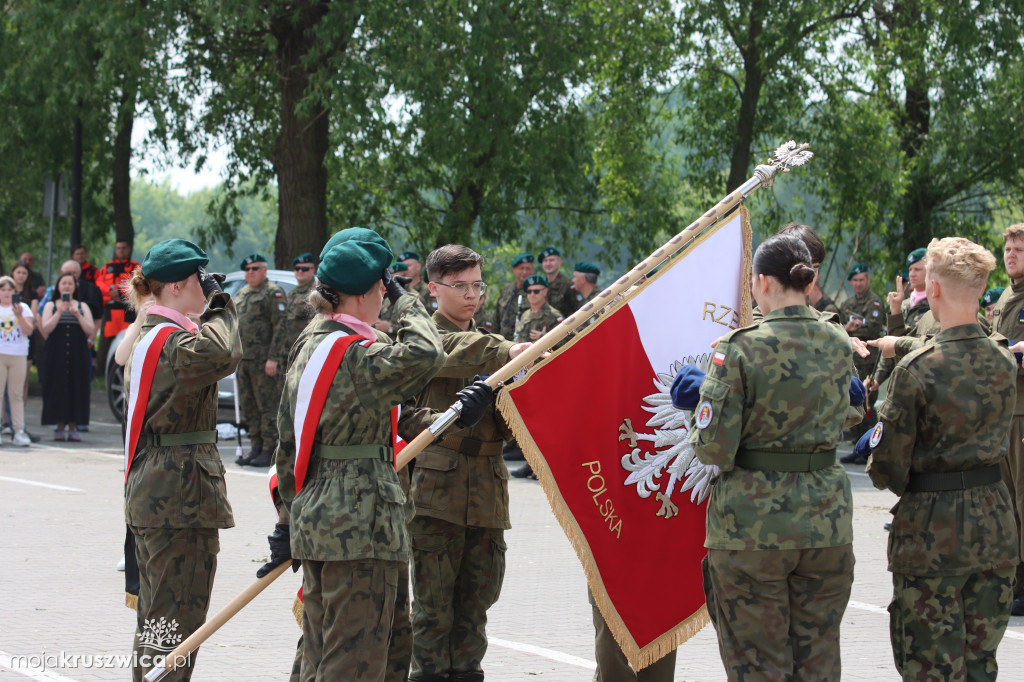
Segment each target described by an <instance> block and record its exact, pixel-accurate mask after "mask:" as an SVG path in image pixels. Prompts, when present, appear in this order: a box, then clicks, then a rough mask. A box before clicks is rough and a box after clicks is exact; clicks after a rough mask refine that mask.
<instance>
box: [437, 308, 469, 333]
mask: <svg viewBox="0 0 1024 682" xmlns="http://www.w3.org/2000/svg"><path fill="white" fill-rule="evenodd" d="M431 319H433V320H434V326H436V327H437V328H438V329H440V330H441V331H443V332H461V331H467V332H475V331H477V328H476V320H473V319H470V320H469V329H466V330H462V329H459V326H458V325H457V324H455V323H454V322H452V321H451V320H449V319H448V318H447V317H445V316H444V315H442V314H441V311H440V310H435V311H434V314H433V315H431Z"/></svg>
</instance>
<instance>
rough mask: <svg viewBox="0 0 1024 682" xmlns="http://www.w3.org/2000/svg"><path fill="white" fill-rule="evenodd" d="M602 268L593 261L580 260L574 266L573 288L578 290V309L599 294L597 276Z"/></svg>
mask: <svg viewBox="0 0 1024 682" xmlns="http://www.w3.org/2000/svg"><path fill="white" fill-rule="evenodd" d="M600 276H601V270H600V269H598V267H597V266H596V265H594V264H593V263H588V262H586V261H579V262H577V263H576V265H574V266H573V267H572V288H573V291H575V292H576V310H579V309H580V308H582V307H583V305H584V304H585V303H589V302H590V301H592V300H594V297H595V296H597V293H598V292H597V278H598V277H600Z"/></svg>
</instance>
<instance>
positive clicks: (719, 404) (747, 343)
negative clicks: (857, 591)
mask: <svg viewBox="0 0 1024 682" xmlns="http://www.w3.org/2000/svg"><path fill="white" fill-rule="evenodd" d="M814 278H815V272H814V269H813V268H812V267H811V255H810V252H809V251H808V249H807V247H806V246H805V245H804V244H803V242H801V241H800V240H799V239H797V238H796V237H794V236H791V235H786V234H779V235H775V236H773V237H770V238H768V239H766V240H765V241H764V242H763V243H762V244H761V246H760V247H759V248H758V249H757V253H756V254H755V255H754V274H753V276H752V278H751V284H752V287H753V293H754V298H755V299H756V300H757V303H758V305H759V306H760V308H761V310H762V311H763V312H764V321H763V322H762V323H761V324H760V325H758V326H754V327H745V328H742V329H738V330H736V331H734V332H731V333H729V334H727V335H726V336H725V337H723V338H722V340H721V341H720V342H719V344H718V345H717V346H716V348H715V354H714V359H713V361H712V363H711V367H710V370H709V372H708V375H707V378H706V379H705V381H704V383H703V385H702V386H701V390H700V402H699V403H698V405H697V408H696V410H695V411H694V415H695V426H696V428H694V429H692V430H691V432H690V442H691V443H692V444H693V447H694V449H695V451H696V453H697V456H698V457H699V458H700V460H701V461H702V462H704V463H705V464H714V465H716V466H718V467H719V468H720V469H721V472H722V473H721V476H720V477H719V479H718V482H717V484H716V485H715V488H714V491H713V492H712V494H711V499H710V501H709V503H708V505H709V506H708V512H707V539H706V541H705V546H706V547H707V548H708V555H707V557H706V558H705V559H704V592H705V594H706V596H707V605H708V613H709V615H710V616H711V621H712V623H714V625H715V629H716V630H717V632H718V646H719V651H720V653H721V656H722V661H723V663H724V664H725V669H726V673H727V674H728V676H729V679H730V680H739V679H750V678H751V676H756V678H757V679H800V680H805V679H806V680H812V679H813V680H823V679H828V680H838V679H840V676H841V675H840V672H841V671H840V660H839V625H840V622H841V621H842V618H843V612H844V611H845V610H846V604H847V602H848V601H849V598H850V587H851V585H852V584H853V561H854V559H853V545H852V542H853V524H852V510H853V504H852V498H851V495H850V482H849V478H848V477H847V475H846V472H845V471H844V470H843V468H842V467H840V466H839V465H838V464H837V463H836V458H835V446H836V442H837V441H838V439H839V438H840V436H841V434H842V430H843V422H844V420H845V418H846V413H847V406H848V404H849V388H850V379H851V376H852V373H853V361H852V359H851V356H850V342H849V340H848V339H847V336H846V334H845V332H843V330H842V329H841V328H840V327H838V326H837V325H832V324H821V323H820V322H819V321H818V314H817V313H816V312H815V311H814V310H813V309H811V308H810V307H808V306H807V303H806V300H807V299H806V296H807V292H808V290H809V289H810V287H811V285H812V284H813V282H814Z"/></svg>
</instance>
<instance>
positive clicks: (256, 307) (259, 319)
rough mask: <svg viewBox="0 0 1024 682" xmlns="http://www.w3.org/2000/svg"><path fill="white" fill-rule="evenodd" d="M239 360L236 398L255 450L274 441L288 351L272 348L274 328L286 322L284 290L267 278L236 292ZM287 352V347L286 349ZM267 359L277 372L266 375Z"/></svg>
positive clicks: (271, 447) (269, 445)
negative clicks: (273, 363) (275, 366)
mask: <svg viewBox="0 0 1024 682" xmlns="http://www.w3.org/2000/svg"><path fill="white" fill-rule="evenodd" d="M235 305H236V306H237V307H238V333H239V335H240V336H241V338H242V361H241V362H240V363H238V402H239V406H240V407H241V409H242V417H243V418H244V419H245V421H246V423H247V424H248V426H249V428H248V433H249V441H250V442H251V443H252V447H253V449H254V450H273V449H274V447H275V446H276V445H277V405H278V403H279V402H280V400H281V387H282V385H283V383H284V382H283V377H284V373H285V370H286V369H287V365H286V364H285V363H286V362H287V358H288V356H287V355H276V354H274V352H275V351H273V349H272V348H271V344H272V342H273V338H274V330H275V329H277V328H278V327H280V326H282V325H283V324H284V322H285V296H284V290H282V289H281V287H279V286H277V285H276V284H274V283H273V282H271V281H270V280H269V279H268V280H265V281H264V282H263V283H262V284H260V285H259V286H258V287H256V288H255V289H253V288H252V287H250V286H249V285H245V286H243V287H242V288H241V290H240V291H239V292H238V294H236V296H235ZM285 352H286V353H287V351H285ZM267 360H275V361H276V362H277V364H278V373H277V376H272V377H270V376H267V373H266V370H265V366H266V364H267Z"/></svg>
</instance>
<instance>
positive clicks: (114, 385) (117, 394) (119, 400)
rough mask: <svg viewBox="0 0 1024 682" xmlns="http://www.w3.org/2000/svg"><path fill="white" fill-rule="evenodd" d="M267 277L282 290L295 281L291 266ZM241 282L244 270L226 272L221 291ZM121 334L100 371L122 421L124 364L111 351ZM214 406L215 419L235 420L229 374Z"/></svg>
mask: <svg viewBox="0 0 1024 682" xmlns="http://www.w3.org/2000/svg"><path fill="white" fill-rule="evenodd" d="M267 279H269V280H270V281H271V282H273V283H274V284H276V285H278V286H279V287H281V288H282V289H284V291H285V293H288V292H289V291H291V290H292V289H293V288H294V287H295V286H296V285H297V284H298V282H296V281H295V275H294V273H292V271H291V270H267ZM244 284H245V273H244V272H242V271H241V270H237V271H235V272H232V273H229V274H228V276H227V278H226V279H225V280H224V291H226V292H228V293H229V294H231V295H234V294H235V293H236V292H237V291H238V290H239V289H241V288H242V286H243V285H244ZM123 338H124V331H121V332H120V333H119V334H118V335H117V336H115V337H114V340H113V341H111V342H110V349H109V350H108V351H107V357H106V358H105V363H104V372H105V376H106V377H107V401H108V402H109V403H110V410H111V412H113V413H114V416H115V417H117V420H118V421H121V422H123V421H124V367H121V366H120V365H119V364H117V363H116V362H114V351H116V350H117V346H118V345H119V344H120V343H121V339H123ZM217 407H218V408H219V409H220V410H221V411H223V412H224V416H225V417H226V418H225V419H223V420H222V419H220V418H218V420H217V421H218V422H219V421H225V422H230V423H234V421H235V388H234V383H233V382H232V377H230V376H229V377H225V378H223V379H221V380H220V384H219V385H218V387H217Z"/></svg>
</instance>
